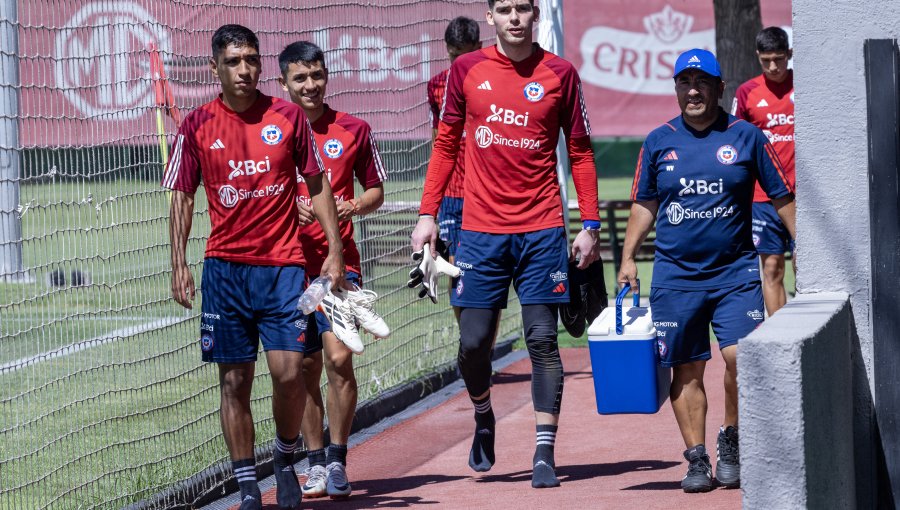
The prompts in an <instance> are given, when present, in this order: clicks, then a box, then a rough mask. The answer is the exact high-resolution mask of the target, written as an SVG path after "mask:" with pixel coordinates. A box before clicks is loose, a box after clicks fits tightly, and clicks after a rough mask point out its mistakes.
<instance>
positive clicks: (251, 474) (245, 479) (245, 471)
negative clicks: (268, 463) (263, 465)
mask: <svg viewBox="0 0 900 510" xmlns="http://www.w3.org/2000/svg"><path fill="white" fill-rule="evenodd" d="M231 470H232V471H233V472H234V477H235V478H236V479H237V483H238V487H240V488H241V500H243V499H244V498H245V497H246V496H252V497H255V498H256V499H257V500H258V501H259V502H260V504H262V496H261V495H260V493H259V485H258V484H257V482H256V462H255V461H254V459H253V458H252V457H251V458H249V459H241V460H233V461H231Z"/></svg>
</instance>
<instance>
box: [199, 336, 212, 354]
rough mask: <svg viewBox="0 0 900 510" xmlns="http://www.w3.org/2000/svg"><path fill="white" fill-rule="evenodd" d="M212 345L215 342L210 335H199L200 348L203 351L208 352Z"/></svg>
mask: <svg viewBox="0 0 900 510" xmlns="http://www.w3.org/2000/svg"><path fill="white" fill-rule="evenodd" d="M213 345H215V342H214V341H213V337H212V336H211V335H203V336H201V337H200V349H202V350H203V352H209V351H211V350H212V349H213Z"/></svg>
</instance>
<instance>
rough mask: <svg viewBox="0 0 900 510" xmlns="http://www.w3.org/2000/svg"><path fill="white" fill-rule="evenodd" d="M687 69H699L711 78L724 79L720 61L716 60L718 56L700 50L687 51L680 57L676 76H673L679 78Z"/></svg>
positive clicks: (676, 65)
mask: <svg viewBox="0 0 900 510" xmlns="http://www.w3.org/2000/svg"><path fill="white" fill-rule="evenodd" d="M685 69H699V70H701V71H703V72H704V73H706V74H708V75H710V76H715V77H716V78H721V77H722V71H721V70H720V69H719V61H718V60H716V56H715V55H713V54H712V53H710V52H708V51H706V50H701V49H699V48H694V49H692V50H687V51H685V52H684V53H682V54H681V55H678V59H677V60H675V74H674V75H673V76H678V75H679V74H681V71H684V70H685Z"/></svg>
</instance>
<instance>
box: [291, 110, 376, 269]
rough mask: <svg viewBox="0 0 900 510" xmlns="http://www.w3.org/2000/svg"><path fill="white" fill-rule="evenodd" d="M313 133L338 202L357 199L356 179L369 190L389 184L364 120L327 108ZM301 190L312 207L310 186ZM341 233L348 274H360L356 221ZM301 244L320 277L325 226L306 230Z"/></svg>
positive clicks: (309, 266)
mask: <svg viewBox="0 0 900 510" xmlns="http://www.w3.org/2000/svg"><path fill="white" fill-rule="evenodd" d="M312 131H313V136H314V137H315V139H316V146H317V147H318V149H319V150H320V151H321V152H320V155H321V156H322V157H321V159H322V162H323V164H324V166H325V175H326V176H327V177H328V182H329V183H330V184H331V190H332V192H333V193H334V201H335V202H337V203H340V202H343V201H345V200H350V199H353V198H354V197H355V195H354V191H353V188H354V186H353V179H354V177H355V178H356V180H358V181H359V183H360V184H361V185H362V186H363V188H365V189H369V188H371V187H372V186H375V185H377V184H380V183H382V182H384V181H385V180H387V173H386V172H385V170H384V165H382V164H381V156H380V155H379V154H378V146H377V145H376V143H375V138H374V137H373V136H372V129H371V128H370V127H369V124H367V123H366V122H365V121H363V120H362V119H359V118H357V117H354V116H352V115H349V114H347V113H343V112H338V111H335V110H332V109H331V108H329V107H328V105H325V113H323V114H322V116H321V117H319V119H317V120H316V121H315V122H313V123H312ZM298 188H299V193H300V200H302V201H304V202H305V203H306V204H307V205H309V204H310V198H309V189H308V188H307V187H306V182H304V181H302V180H301V182H299V183H298ZM340 231H341V241H342V242H343V245H344V264H345V265H346V268H347V269H348V270H350V271H354V272H356V273H360V271H361V267H360V266H361V264H360V258H359V250H358V249H357V248H356V243H355V242H354V240H353V221H342V222H340ZM300 242H301V244H302V245H303V252H304V254H305V255H306V260H307V265H306V269H307V272H308V273H309V274H311V275H317V274H320V273H321V272H322V264H323V263H324V262H325V257H326V256H327V255H328V242H327V241H326V240H325V231H324V230H322V226H321V225H320V224H319V223H318V222H315V223H312V224H310V225H306V226H304V227H303V228H302V229H301V232H300Z"/></svg>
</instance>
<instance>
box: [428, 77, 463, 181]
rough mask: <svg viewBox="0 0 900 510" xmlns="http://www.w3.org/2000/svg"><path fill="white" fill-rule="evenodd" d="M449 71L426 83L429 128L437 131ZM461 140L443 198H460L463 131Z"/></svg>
mask: <svg viewBox="0 0 900 510" xmlns="http://www.w3.org/2000/svg"><path fill="white" fill-rule="evenodd" d="M449 74H450V70H449V69H444V70H443V71H441V72H439V73H437V74H436V75H434V76H433V77H432V78H431V80H429V81H428V106H429V107H430V114H431V127H432V128H433V129H437V127H438V123H439V122H440V121H441V110H443V108H444V94H445V93H446V91H447V75H449ZM462 136H463V137H462V140H460V142H459V152H458V153H457V155H456V166H455V167H454V168H453V177H451V178H450V184H448V185H447V190H446V191H445V192H444V196H445V197H453V198H462V197H463V194H464V193H463V192H464V190H465V180H466V165H465V159H466V132H465V131H463V135H462Z"/></svg>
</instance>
